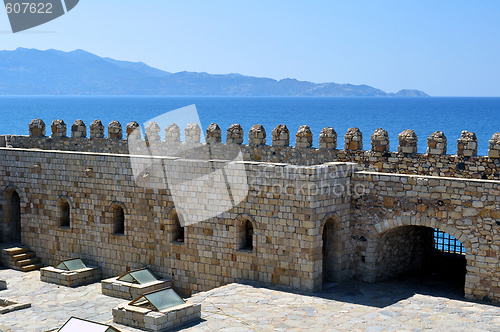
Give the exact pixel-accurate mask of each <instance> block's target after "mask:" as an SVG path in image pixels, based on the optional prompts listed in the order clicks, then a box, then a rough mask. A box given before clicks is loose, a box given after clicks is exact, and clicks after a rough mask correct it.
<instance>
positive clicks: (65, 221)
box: [57, 197, 71, 227]
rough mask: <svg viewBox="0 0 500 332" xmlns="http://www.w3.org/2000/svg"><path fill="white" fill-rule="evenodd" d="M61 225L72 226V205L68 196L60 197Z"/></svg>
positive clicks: (58, 208) (58, 206) (59, 213)
mask: <svg viewBox="0 0 500 332" xmlns="http://www.w3.org/2000/svg"><path fill="white" fill-rule="evenodd" d="M57 210H58V216H59V226H60V227H71V207H70V205H69V202H68V200H67V199H66V198H64V197H63V198H61V199H59V202H58V203H57Z"/></svg>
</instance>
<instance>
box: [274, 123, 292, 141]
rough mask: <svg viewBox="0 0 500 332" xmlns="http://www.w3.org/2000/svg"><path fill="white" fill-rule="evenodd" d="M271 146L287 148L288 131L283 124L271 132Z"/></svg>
mask: <svg viewBox="0 0 500 332" xmlns="http://www.w3.org/2000/svg"><path fill="white" fill-rule="evenodd" d="M272 145H273V146H289V145H290V131H289V130H288V128H287V127H286V125H284V124H279V125H277V126H276V127H275V128H274V129H273V131H272Z"/></svg>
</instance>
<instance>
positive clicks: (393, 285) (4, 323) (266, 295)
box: [0, 269, 500, 332]
mask: <svg viewBox="0 0 500 332" xmlns="http://www.w3.org/2000/svg"><path fill="white" fill-rule="evenodd" d="M0 279H5V280H7V282H8V289H7V290H3V291H0V297H1V298H6V299H9V300H10V299H15V300H18V301H21V302H30V303H31V307H30V308H27V309H23V310H19V311H14V312H11V313H8V314H4V315H0V330H1V331H2V332H14V331H15V332H17V331H55V330H57V328H59V327H61V326H62V325H63V324H64V322H65V321H66V320H67V319H69V318H70V317H71V316H76V317H80V318H85V319H89V320H93V321H96V322H100V323H106V324H112V325H113V326H114V327H116V328H118V329H120V330H121V331H129V332H136V331H139V330H137V329H133V328H130V327H128V326H122V325H118V324H113V322H112V315H111V309H112V308H113V307H114V306H116V305H118V304H120V303H123V302H125V300H122V299H118V298H113V297H108V296H104V295H102V294H101V286H100V283H94V284H91V285H87V286H81V287H77V288H67V287H64V286H58V285H55V284H49V283H44V282H41V281H40V272H39V271H33V272H28V273H23V272H19V271H15V270H6V269H4V270H0ZM190 301H192V302H194V303H201V305H202V320H201V321H199V322H198V323H196V324H192V325H188V326H184V327H183V328H182V330H185V331H242V332H243V331H370V332H371V331H423V330H426V331H464V330H467V331H500V307H498V306H494V305H490V304H487V303H475V302H469V301H465V300H463V299H462V298H461V294H460V291H459V290H458V291H457V288H454V287H452V286H449V285H448V284H445V283H442V282H437V281H433V280H430V279H426V278H421V277H416V276H413V277H406V278H399V279H393V280H390V281H386V282H380V283H375V284H367V283H363V282H357V281H349V282H346V283H342V284H340V285H336V284H330V285H328V286H327V287H325V289H324V290H323V291H322V292H321V293H314V294H298V293H295V292H289V291H287V290H282V289H270V288H264V287H261V286H258V285H252V284H239V283H234V284H229V285H226V286H223V287H219V288H216V289H213V290H211V291H208V292H202V293H198V294H195V295H193V296H192V297H191V299H190Z"/></svg>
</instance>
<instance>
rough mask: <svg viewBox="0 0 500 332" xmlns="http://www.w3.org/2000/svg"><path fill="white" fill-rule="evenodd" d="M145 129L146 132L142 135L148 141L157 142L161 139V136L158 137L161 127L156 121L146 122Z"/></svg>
mask: <svg viewBox="0 0 500 332" xmlns="http://www.w3.org/2000/svg"><path fill="white" fill-rule="evenodd" d="M145 130H146V133H145V136H144V137H145V139H146V140H147V141H148V142H149V143H152V142H158V141H160V140H161V137H160V132H161V129H160V126H159V125H158V123H156V122H150V123H148V125H147V126H146V129H145Z"/></svg>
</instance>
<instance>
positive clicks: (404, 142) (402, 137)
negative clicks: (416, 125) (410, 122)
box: [398, 129, 418, 154]
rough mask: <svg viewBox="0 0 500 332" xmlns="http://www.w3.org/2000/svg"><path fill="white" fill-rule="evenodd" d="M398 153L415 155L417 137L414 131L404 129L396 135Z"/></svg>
mask: <svg viewBox="0 0 500 332" xmlns="http://www.w3.org/2000/svg"><path fill="white" fill-rule="evenodd" d="M398 140H399V145H398V153H406V154H416V153H417V144H418V137H417V134H416V133H415V131H414V130H412V129H406V130H403V132H401V133H400V134H399V135H398Z"/></svg>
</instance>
